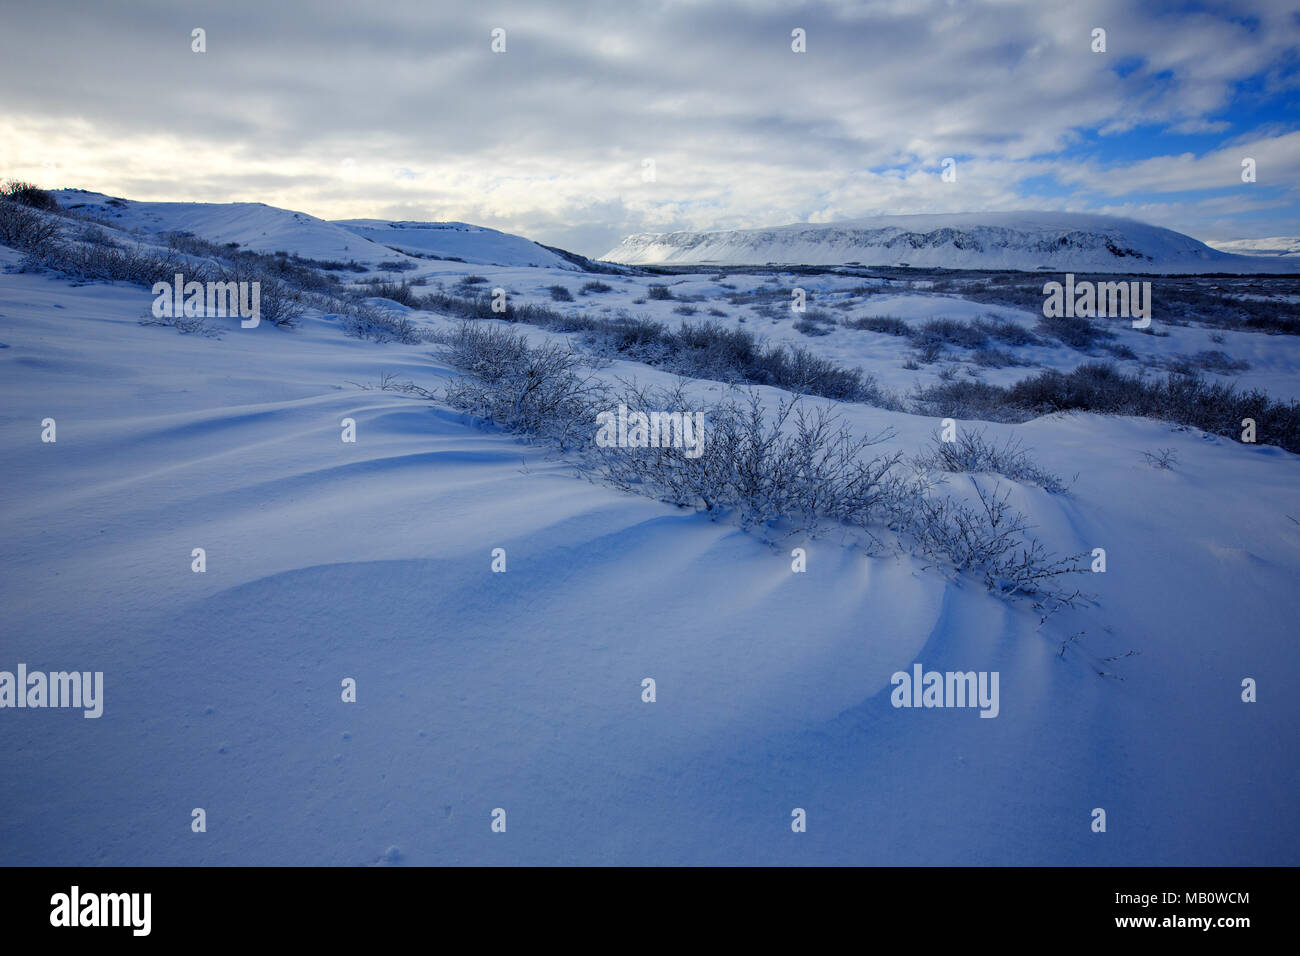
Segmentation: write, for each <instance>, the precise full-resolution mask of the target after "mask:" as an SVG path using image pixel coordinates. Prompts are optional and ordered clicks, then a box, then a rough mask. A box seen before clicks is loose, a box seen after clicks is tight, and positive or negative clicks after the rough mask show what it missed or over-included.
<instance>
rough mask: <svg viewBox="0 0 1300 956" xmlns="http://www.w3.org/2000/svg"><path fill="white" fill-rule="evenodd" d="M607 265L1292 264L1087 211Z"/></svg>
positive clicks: (810, 236) (962, 217)
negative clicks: (1222, 249)
mask: <svg viewBox="0 0 1300 956" xmlns="http://www.w3.org/2000/svg"><path fill="white" fill-rule="evenodd" d="M604 258H606V259H609V260H611V261H613V262H621V263H626V264H629V265H649V264H656V263H657V264H672V263H683V264H686V263H699V264H717V265H761V264H764V263H781V264H803V265H840V264H859V265H864V266H913V267H918V268H947V269H1016V270H1023V271H1032V270H1037V269H1045V270H1051V271H1053V272H1067V271H1069V272H1086V271H1095V272H1175V273H1186V272H1219V271H1223V272H1270V271H1286V270H1287V269H1289V268H1290V266H1289V265H1286V266H1284V265H1281V264H1279V263H1278V262H1277V261H1276V260H1268V259H1256V258H1249V257H1245V256H1236V255H1230V254H1228V253H1225V252H1219V251H1217V250H1215V249H1211V248H1210V247H1209V246H1207V245H1206V244H1205V243H1203V242H1200V241H1199V240H1196V239H1193V238H1192V237H1190V236H1185V235H1182V234H1181V233H1177V232H1173V231H1172V230H1169V229H1162V228H1160V227H1158V226H1150V225H1147V224H1145V223H1141V222H1136V221H1134V220H1131V219H1119V218H1115V217H1112V216H1096V215H1089V214H1084V213H1058V212H1052V213H1037V212H1015V213H961V214H955V215H916V216H879V217H875V218H871V219H860V220H851V221H844V222H834V223H798V224H795V225H790V226H780V227H776V228H771V229H734V230H727V231H722V232H673V233H664V234H650V233H642V234H639V235H632V236H628V237H627V238H625V239H624V240H623V241H622V242H621V243H620V244H619V245H618V246H617V247H616V248H614V249H612V250H610V251H609V252H608V253H606V255H605V256H604Z"/></svg>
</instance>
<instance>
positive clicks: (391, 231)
mask: <svg viewBox="0 0 1300 956" xmlns="http://www.w3.org/2000/svg"><path fill="white" fill-rule="evenodd" d="M334 224H335V225H338V226H342V227H343V228H344V229H347V230H348V231H349V232H351V233H353V234H355V235H358V236H361V237H362V238H364V239H369V240H371V241H372V242H377V243H381V244H382V245H384V246H387V247H389V248H392V249H397V250H400V251H402V252H404V253H407V254H409V255H412V256H436V257H438V258H440V259H452V258H455V259H460V260H462V261H464V262H468V263H473V264H475V265H490V266H537V267H542V268H547V269H566V270H571V271H576V270H577V266H575V265H574V264H573V263H571V262H569V261H567V260H565V259H563V258H561V257H560V256H558V255H556V254H555V253H554V252H551V251H550V250H549V249H545V248H543V247H542V246H539V245H538V244H537V243H535V242H533V241H532V240H531V239H524V238H522V237H520V236H513V235H511V234H510V233H508V232H498V231H497V230H496V229H488V228H486V227H484V226H471V225H468V224H466V223H463V222H388V221H385V220H382V219H340V220H337V221H336V222H335V223H334Z"/></svg>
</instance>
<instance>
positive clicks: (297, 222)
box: [54, 189, 577, 272]
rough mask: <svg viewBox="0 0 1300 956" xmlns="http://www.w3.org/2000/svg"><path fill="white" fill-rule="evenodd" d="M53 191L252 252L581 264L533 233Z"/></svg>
mask: <svg viewBox="0 0 1300 956" xmlns="http://www.w3.org/2000/svg"><path fill="white" fill-rule="evenodd" d="M54 195H55V197H56V198H57V200H58V202H59V205H61V206H62V207H64V208H65V209H71V210H74V211H76V212H80V213H83V214H88V215H91V216H93V217H95V218H96V219H99V220H103V221H106V222H108V223H110V224H112V225H114V226H115V227H117V228H119V229H122V230H124V231H127V232H137V233H146V234H158V233H166V232H189V233H193V234H194V235H196V236H200V237H202V238H204V239H208V240H211V241H213V242H217V243H222V244H224V243H228V242H237V243H239V246H240V248H242V249H247V250H249V251H252V252H276V251H279V250H285V251H290V252H294V253H296V254H297V255H299V256H303V257H304V258H308V259H318V260H327V261H343V262H347V261H351V260H356V261H357V262H359V263H361V264H362V265H366V266H369V267H372V268H374V267H376V266H379V265H380V264H382V263H390V264H391V263H394V262H399V263H400V262H403V261H409V265H410V266H416V265H417V264H420V262H421V260H428V259H444V260H453V261H459V262H464V263H467V264H471V265H497V266H516V267H518V266H523V267H528V266H536V267H540V268H547V269H562V270H565V271H570V272H571V271H575V270H576V269H577V266H575V265H574V264H573V263H572V262H570V261H569V260H567V259H564V258H563V257H562V256H559V255H557V254H556V253H554V252H551V251H550V250H549V249H545V248H543V247H542V246H539V245H538V244H537V243H535V242H533V241H531V240H529V239H524V238H521V237H520V236H514V235H511V234H509V233H506V232H500V231H498V230H496V229H487V228H484V227H482V226H472V225H468V224H466V223H463V222H388V221H385V220H380V219H351V220H343V221H339V222H328V221H326V220H324V219H318V218H317V217H315V216H310V215H308V214H307V213H302V212H294V211H293V210H290V209H280V208H278V207H276V206H268V205H266V204H265V203H243V202H237V203H201V202H137V201H135V200H130V199H118V198H115V197H112V196H105V195H104V194H102V193H93V192H83V191H82V190H77V189H64V190H60V191H58V192H56V193H55V194H54ZM408 253H409V255H408Z"/></svg>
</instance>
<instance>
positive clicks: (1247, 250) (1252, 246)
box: [1206, 236, 1300, 258]
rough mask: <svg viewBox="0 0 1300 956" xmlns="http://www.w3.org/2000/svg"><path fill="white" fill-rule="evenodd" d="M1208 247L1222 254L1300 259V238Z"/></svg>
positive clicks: (1281, 237) (1220, 243)
mask: <svg viewBox="0 0 1300 956" xmlns="http://www.w3.org/2000/svg"><path fill="white" fill-rule="evenodd" d="M1206 245H1207V246H1209V247H1210V248H1212V249H1218V250H1219V251H1220V252H1231V253H1234V254H1235V255H1239V256H1282V257H1285V256H1292V257H1295V258H1300V236H1273V237H1271V238H1268V239H1229V240H1227V241H1226V242H1207V243H1206Z"/></svg>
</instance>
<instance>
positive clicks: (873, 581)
mask: <svg viewBox="0 0 1300 956" xmlns="http://www.w3.org/2000/svg"><path fill="white" fill-rule="evenodd" d="M17 261H18V257H17V256H16V255H15V254H13V253H11V252H10V251H9V250H5V249H0V265H12V264H14V263H16V262H17ZM149 301H150V296H149V293H148V290H144V289H139V288H132V287H126V286H114V285H105V284H72V283H69V282H66V281H63V280H59V279H55V278H50V277H46V276H40V275H30V274H14V273H6V274H3V275H0V438H2V439H3V448H4V466H5V482H4V485H3V492H0V595H2V596H3V601H4V607H5V610H6V613H5V615H4V617H3V619H2V620H0V669H8V670H13V668H14V667H15V665H16V664H17V663H18V662H24V663H26V664H27V665H28V666H29V668H31V669H45V670H57V669H71V668H76V669H79V670H102V671H103V672H104V675H105V677H104V680H105V705H104V714H103V716H102V717H101V718H99V719H97V720H87V719H83V717H82V716H81V714H80V713H79V712H75V711H66V710H31V709H26V710H8V709H6V710H2V711H0V760H2V761H3V766H4V772H3V773H2V774H0V808H2V809H3V812H0V862H3V863H6V864H36V863H42V864H182V863H186V864H249V863H252V864H307V863H311V864H340V865H359V864H360V865H366V864H404V863H409V864H448V863H462V864H463V863H488V864H512V863H531V864H560V863H613V864H667V863H698V864H736V863H740V864H750V863H753V864H777V863H783V864H805V863H842V864H861V863H925V864H940V863H967V864H1052V863H1056V864H1060V863H1068V864H1114V863H1126V864H1152V863H1169V864H1179V863H1183V864H1234V863H1247V864H1254V863H1277V864H1290V865H1294V864H1296V863H1300V818H1298V817H1297V815H1296V814H1295V813H1294V812H1293V809H1294V808H1293V804H1294V795H1295V793H1296V790H1297V787H1298V786H1300V744H1298V743H1297V736H1296V734H1295V727H1296V725H1297V719H1298V718H1300V700H1298V699H1297V697H1296V696H1295V695H1294V694H1292V693H1290V692H1289V688H1291V687H1294V686H1295V685H1296V682H1297V681H1300V644H1298V643H1297V641H1296V640H1295V637H1296V635H1295V620H1296V618H1297V614H1298V613H1300V593H1298V592H1297V591H1296V589H1295V587H1294V581H1295V573H1296V568H1297V567H1300V526H1297V525H1295V524H1294V523H1293V522H1292V521H1288V520H1287V519H1286V517H1285V515H1288V514H1289V515H1293V516H1296V517H1300V493H1298V492H1297V488H1298V487H1300V486H1298V485H1297V480H1296V479H1297V464H1298V462H1297V459H1296V457H1295V456H1293V455H1290V454H1288V453H1285V452H1281V451H1279V450H1277V449H1275V448H1271V447H1268V446H1266V445H1261V446H1257V447H1246V446H1242V445H1238V444H1234V443H1231V442H1227V441H1223V440H1218V439H1212V438H1211V439H1207V438H1206V437H1204V436H1200V435H1198V434H1197V433H1194V432H1190V431H1171V430H1170V428H1169V427H1168V426H1165V425H1161V424H1158V423H1154V422H1149V421H1137V420H1124V419H1114V418H1103V417H1099V416H1091V415H1085V416H1075V417H1069V418H1050V419H1040V420H1037V421H1035V422H1031V423H1028V424H1026V425H1022V426H1014V427H1013V426H993V431H994V433H995V434H997V435H999V436H1002V435H1018V436H1022V437H1023V438H1024V439H1025V440H1026V442H1027V443H1028V444H1029V445H1031V446H1033V447H1034V448H1035V449H1036V452H1035V456H1036V457H1037V458H1038V460H1039V461H1040V463H1041V464H1042V465H1043V466H1044V467H1047V468H1049V469H1052V470H1055V471H1057V472H1059V473H1062V474H1066V475H1070V474H1074V473H1075V472H1078V473H1079V478H1078V481H1077V482H1076V484H1075V487H1074V490H1073V493H1072V494H1071V495H1070V496H1067V497H1061V496H1051V495H1047V494H1045V493H1043V492H1041V491H1040V490H1038V489H1035V488H1033V487H1030V486H1018V487H1016V488H1015V503H1016V504H1017V506H1018V507H1020V508H1022V509H1024V510H1026V511H1027V512H1028V513H1029V514H1030V515H1031V517H1032V518H1033V519H1034V521H1035V523H1036V524H1037V525H1038V530H1039V533H1040V534H1042V535H1043V536H1044V537H1045V538H1046V539H1047V540H1048V541H1049V542H1050V543H1051V544H1052V546H1053V547H1055V548H1056V549H1058V550H1062V551H1072V550H1083V549H1091V548H1093V547H1098V546H1104V547H1105V548H1106V549H1107V552H1108V556H1109V569H1108V572H1107V573H1106V574H1104V575H1091V576H1089V579H1088V580H1087V581H1086V586H1087V588H1088V589H1089V590H1090V591H1092V592H1093V593H1094V594H1095V595H1096V606H1095V607H1085V608H1080V609H1078V610H1073V611H1063V612H1061V613H1060V614H1057V615H1055V616H1053V617H1051V618H1049V619H1048V620H1047V621H1046V622H1045V623H1043V624H1042V625H1041V626H1040V624H1039V617H1038V615H1035V614H1034V613H1033V612H1032V611H1031V610H1029V609H1027V608H1026V607H1024V606H1023V605H1007V604H1005V603H1003V602H1001V601H998V600H995V599H994V598H992V597H990V596H989V595H987V594H985V593H983V592H982V591H981V590H980V589H979V588H978V587H976V586H974V585H973V584H972V583H971V582H969V581H963V580H961V579H955V580H954V579H950V578H948V577H945V576H944V575H942V574H940V573H938V572H937V571H936V570H934V569H926V568H924V567H923V566H922V565H921V564H920V563H919V562H917V561H914V560H911V559H909V558H905V557H891V558H868V557H865V556H863V555H861V554H859V553H855V552H853V551H850V550H849V549H846V548H845V547H843V546H842V545H841V544H840V543H839V542H838V541H837V540H836V539H835V538H834V537H828V538H824V539H818V540H814V541H794V540H786V541H780V542H776V543H773V544H768V543H764V542H763V541H762V540H760V538H759V537H757V536H754V535H747V534H742V533H740V532H739V531H737V530H736V529H734V528H732V527H730V526H728V525H727V524H726V523H725V522H719V523H714V522H710V521H709V520H707V519H706V518H704V517H702V516H700V515H697V514H693V513H688V512H684V511H680V510H676V509H673V508H669V507H667V506H664V505H660V504H657V503H655V502H653V501H649V500H646V499H642V498H637V497H630V496H626V495H622V494H617V493H615V492H613V491H611V490H609V489H607V488H604V487H601V486H599V485H592V484H590V483H588V482H586V481H583V480H581V479H579V478H576V477H575V476H574V475H573V474H572V471H571V469H570V468H568V467H567V466H566V465H564V463H563V462H560V461H556V460H552V459H550V458H548V456H547V455H546V454H544V453H543V452H542V451H540V450H538V449H535V448H530V447H528V446H525V445H522V444H520V443H518V442H517V441H515V440H513V439H512V438H510V437H509V436H507V435H504V434H501V433H499V432H496V431H493V430H490V429H485V428H483V427H480V426H477V425H475V424H474V423H473V422H470V421H467V420H465V419H464V418H463V417H462V416H460V415H458V414H455V413H453V412H450V411H448V410H446V409H442V408H440V407H437V406H434V405H430V404H428V403H425V402H421V401H417V400H414V399H410V398H407V397H404V396H401V395H394V394H390V393H386V392H381V391H374V390H365V389H362V388H359V387H357V386H356V385H354V384H351V383H367V382H374V381H376V380H378V378H379V376H380V374H382V373H383V372H385V371H388V372H394V373H396V374H397V375H398V377H399V378H409V379H412V380H414V381H416V382H417V383H419V384H421V385H424V386H426V387H431V388H432V387H436V386H437V385H438V384H439V383H440V382H442V381H445V380H446V378H447V376H448V375H449V374H450V373H449V371H448V370H447V369H446V368H445V367H444V366H443V365H441V364H440V363H439V361H438V360H437V359H436V358H435V357H433V356H432V355H431V354H430V352H431V348H430V347H429V346H396V345H386V346H377V345H374V344H368V343H362V342H359V341H356V340H353V339H349V338H346V337H344V336H343V335H342V334H341V333H340V331H339V329H338V327H337V325H336V322H335V320H334V319H333V318H332V317H329V316H313V317H310V318H309V319H307V320H306V321H304V322H303V323H302V325H301V327H300V328H299V329H297V330H294V331H284V330H277V329H274V328H270V327H260V328H258V329H253V330H240V329H238V328H235V327H234V326H233V323H232V326H231V328H230V329H229V330H228V331H227V332H226V333H225V335H224V336H223V337H221V338H219V339H204V338H198V337H194V336H181V335H178V334H176V333H175V332H174V331H172V330H169V329H165V328H154V327H142V326H140V325H138V324H137V319H138V317H139V316H140V315H141V314H142V313H143V312H144V311H145V310H146V309H147V307H148V303H149ZM413 317H414V318H415V319H416V320H417V321H420V322H423V323H427V324H431V325H441V324H444V323H445V320H443V319H440V318H439V317H436V316H430V315H418V314H417V315H414V316H413ZM527 331H528V332H529V334H530V335H533V336H535V337H537V338H539V339H541V338H545V337H546V334H545V333H542V332H540V331H538V330H527ZM602 374H605V375H608V376H611V377H613V376H619V375H621V376H629V375H631V376H635V377H638V378H642V379H647V378H648V379H651V380H655V375H656V374H657V373H653V372H651V371H649V370H647V369H645V368H644V367H639V366H635V365H631V364H629V363H621V362H616V363H613V365H612V366H611V367H609V368H607V369H605V370H603V371H602ZM663 378H664V379H666V378H667V377H666V376H663ZM697 387H699V388H701V389H705V390H707V389H710V388H715V386H711V385H708V384H706V383H701V384H699V385H698V386H697ZM763 394H764V395H765V396H766V397H767V398H769V399H773V400H774V399H775V398H776V397H777V393H775V392H774V391H772V390H763ZM844 412H845V415H846V419H847V421H848V423H849V424H850V425H851V427H853V428H854V429H871V430H873V431H874V430H877V429H878V428H880V427H881V426H883V425H891V426H893V427H894V428H896V429H897V432H898V435H897V437H896V438H895V439H894V440H893V441H892V442H891V443H890V444H889V445H887V446H886V447H885V449H884V450H890V449H891V448H899V449H903V450H908V451H911V450H915V449H916V448H918V447H919V446H920V445H921V443H922V442H923V440H924V438H925V436H927V435H928V434H929V433H930V432H931V431H932V430H933V429H934V427H935V425H936V422H935V421H933V420H931V419H926V418H921V417H916V416H908V415H900V414H894V413H889V412H885V411H882V410H879V409H873V408H868V407H865V406H849V407H846V408H845V410H844ZM46 417H52V418H55V419H56V420H57V423H58V441H57V442H56V443H55V444H45V443H42V442H41V441H40V437H39V436H40V430H41V429H40V423H41V421H42V419H44V418H46ZM345 417H350V418H353V419H355V421H356V424H357V436H358V438H357V442H356V443H355V444H345V443H343V442H342V441H341V440H340V422H341V420H342V419H343V418H345ZM1155 447H1172V448H1174V449H1175V450H1176V452H1177V454H1178V456H1179V461H1180V464H1179V466H1178V467H1177V469H1176V470H1174V471H1155V470H1152V469H1150V468H1149V467H1147V466H1145V465H1144V464H1143V462H1142V458H1141V453H1142V451H1144V450H1146V449H1151V448H1155ZM953 480H954V481H961V480H964V479H957V478H954V479H953ZM796 545H799V546H803V547H805V548H807V549H808V570H807V572H806V573H803V574H794V573H791V567H790V555H789V552H790V548H792V547H794V546H796ZM196 547H202V548H205V549H206V553H207V570H206V572H205V573H203V574H196V573H193V572H192V571H191V570H190V562H191V551H192V549H193V548H196ZM498 547H500V548H504V549H506V552H507V556H508V570H507V572H506V573H504V574H494V573H492V572H491V570H490V563H491V551H492V549H493V548H498ZM1080 631H1082V632H1084V633H1083V636H1082V637H1080V638H1079V640H1077V641H1075V642H1073V643H1070V644H1069V646H1068V648H1067V650H1066V652H1065V653H1064V654H1063V655H1062V654H1061V653H1060V648H1061V644H1062V642H1063V641H1065V640H1066V639H1067V638H1068V637H1069V636H1070V635H1071V634H1075V633H1077V632H1080ZM1130 649H1132V650H1138V651H1140V654H1138V655H1136V656H1133V657H1127V658H1124V659H1123V660H1121V661H1119V662H1115V663H1109V662H1102V660H1101V659H1102V658H1106V657H1111V656H1114V655H1119V654H1124V653H1125V652H1127V651H1128V650H1130ZM913 662H921V663H922V664H923V665H924V666H925V667H926V668H927V669H930V668H933V669H938V670H958V669H960V670H977V671H980V670H994V671H998V672H999V673H1000V687H1001V700H1000V714H999V716H998V717H997V718H996V719H991V720H987V719H980V718H979V717H978V715H977V712H976V711H974V710H960V709H951V710H926V709H918V710H913V709H895V708H894V707H892V706H891V704H890V693H889V691H890V684H889V682H890V676H891V674H892V673H893V672H894V671H896V670H900V669H902V670H908V669H910V667H911V665H912V664H913ZM1099 670H1106V671H1110V672H1113V673H1115V674H1117V675H1118V676H1119V677H1122V678H1123V679H1122V680H1120V679H1109V678H1105V677H1101V676H1099V675H1098V671H1099ZM1247 676H1250V677H1254V678H1256V679H1257V680H1258V681H1259V682H1260V692H1259V702H1258V703H1256V704H1244V703H1242V702H1241V701H1240V699H1239V694H1240V682H1241V679H1242V678H1243V677H1247ZM347 677H351V678H354V679H356V681H357V687H358V699H357V702H356V703H343V702H342V701H341V699H340V682H341V681H342V680H343V679H344V678H347ZM645 677H653V678H654V679H655V680H656V681H657V701H656V702H655V703H653V704H648V703H643V702H642V700H641V692H642V688H641V681H642V679H643V678H645ZM195 807H202V808H204V809H205V810H206V812H207V832H206V833H201V834H200V833H193V832H191V828H190V822H191V811H192V809H193V808H195ZM796 807H798V808H803V809H805V810H806V811H807V815H808V828H807V832H806V833H793V832H792V831H791V827H790V820H791V811H792V809H793V808H796ZM1096 807H1102V808H1105V809H1106V811H1107V814H1108V829H1107V832H1106V833H1104V834H1098V833H1093V832H1091V830H1090V823H1091V813H1092V811H1093V809H1094V808H1096ZM495 808H504V809H505V810H506V811H507V814H508V827H507V831H506V832H505V833H493V832H492V830H491V827H490V823H491V814H492V812H493V810H494V809H495Z"/></svg>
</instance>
